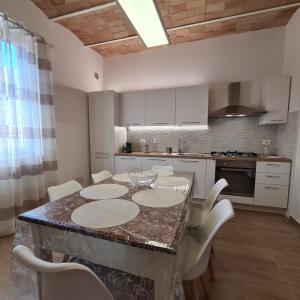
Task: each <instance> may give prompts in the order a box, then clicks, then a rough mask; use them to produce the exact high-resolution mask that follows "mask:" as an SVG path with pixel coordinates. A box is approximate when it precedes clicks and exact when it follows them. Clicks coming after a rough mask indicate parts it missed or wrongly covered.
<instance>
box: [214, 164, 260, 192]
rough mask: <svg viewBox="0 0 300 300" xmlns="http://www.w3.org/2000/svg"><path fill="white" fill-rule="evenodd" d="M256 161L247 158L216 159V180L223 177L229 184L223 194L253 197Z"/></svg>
mask: <svg viewBox="0 0 300 300" xmlns="http://www.w3.org/2000/svg"><path fill="white" fill-rule="evenodd" d="M255 173H256V162H255V161H247V160H217V162H216V181H218V180H219V179H221V178H225V179H226V180H227V181H228V184H229V186H228V187H227V188H226V189H224V190H223V192H222V194H224V195H233V196H243V197H254V188H255Z"/></svg>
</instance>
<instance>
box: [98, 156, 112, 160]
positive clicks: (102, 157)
mask: <svg viewBox="0 0 300 300" xmlns="http://www.w3.org/2000/svg"><path fill="white" fill-rule="evenodd" d="M95 158H100V159H109V157H108V156H95Z"/></svg>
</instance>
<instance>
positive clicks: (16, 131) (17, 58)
mask: <svg viewBox="0 0 300 300" xmlns="http://www.w3.org/2000/svg"><path fill="white" fill-rule="evenodd" d="M0 41H1V47H0V236H3V235H8V234H11V233H13V232H14V230H15V219H16V216H17V215H18V214H19V213H21V212H23V211H26V210H29V209H32V208H34V207H37V206H39V205H41V204H43V203H44V202H45V201H46V188H47V187H48V186H49V185H53V184H55V182H56V180H55V179H56V171H55V170H56V169H57V161H56V151H55V148H56V144H55V128H54V109H53V90H52V74H51V62H50V60H49V46H48V45H47V44H45V43H43V42H37V40H36V38H34V37H32V36H30V35H28V34H27V33H26V32H25V31H24V30H22V29H19V28H15V27H14V26H13V25H12V24H11V23H10V22H9V21H8V20H7V19H5V18H0Z"/></svg>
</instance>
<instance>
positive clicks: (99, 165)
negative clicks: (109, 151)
mask: <svg viewBox="0 0 300 300" xmlns="http://www.w3.org/2000/svg"><path fill="white" fill-rule="evenodd" d="M103 170H107V171H109V172H110V173H112V174H114V173H115V157H114V156H113V155H93V156H91V173H92V174H94V173H98V172H100V171H103Z"/></svg>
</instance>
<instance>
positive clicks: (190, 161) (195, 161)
mask: <svg viewBox="0 0 300 300" xmlns="http://www.w3.org/2000/svg"><path fill="white" fill-rule="evenodd" d="M179 161H181V162H187V163H197V162H198V160H182V159H180V160H179Z"/></svg>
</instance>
